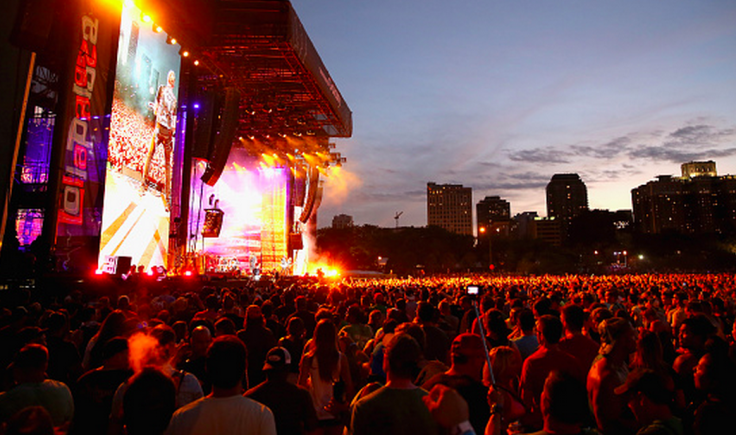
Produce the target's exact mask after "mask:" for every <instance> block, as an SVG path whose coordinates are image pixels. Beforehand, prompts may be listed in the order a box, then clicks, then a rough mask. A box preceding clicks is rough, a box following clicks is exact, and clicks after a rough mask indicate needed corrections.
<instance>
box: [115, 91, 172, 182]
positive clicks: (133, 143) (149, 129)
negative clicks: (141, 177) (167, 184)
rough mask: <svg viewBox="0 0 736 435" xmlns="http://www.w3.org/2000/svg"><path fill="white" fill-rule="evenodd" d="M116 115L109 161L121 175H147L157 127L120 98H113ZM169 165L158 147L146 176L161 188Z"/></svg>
mask: <svg viewBox="0 0 736 435" xmlns="http://www.w3.org/2000/svg"><path fill="white" fill-rule="evenodd" d="M112 113H113V115H112V119H111V124H112V126H113V128H112V129H111V131H110V145H109V147H108V162H109V163H110V165H111V166H112V168H113V169H115V171H117V172H120V173H122V172H123V168H128V169H131V170H134V171H136V172H139V173H141V174H143V172H144V167H145V164H146V159H147V155H148V152H149V147H150V144H151V137H153V134H154V126H153V125H151V124H150V122H147V121H146V119H145V118H144V117H143V116H142V115H141V114H139V113H138V112H137V111H136V110H135V109H133V108H132V107H130V106H128V105H127V104H125V102H124V101H123V100H122V99H120V98H118V97H117V96H116V98H114V99H113V111H112ZM165 163H166V158H165V154H164V151H163V150H162V149H160V148H157V149H156V150H155V154H154V155H153V164H152V165H150V169H149V174H146V175H147V176H148V177H150V178H151V179H152V180H155V181H156V183H157V184H160V185H163V184H164V181H165V179H166V178H165V175H166V174H165V168H166V164H165ZM169 166H170V164H169Z"/></svg>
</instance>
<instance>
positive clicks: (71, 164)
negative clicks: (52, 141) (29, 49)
mask: <svg viewBox="0 0 736 435" xmlns="http://www.w3.org/2000/svg"><path fill="white" fill-rule="evenodd" d="M99 23H100V22H99V20H98V19H96V18H93V17H90V16H88V15H84V16H83V17H82V41H81V44H80V45H79V51H78V53H77V61H76V64H75V68H74V85H73V86H72V93H73V96H74V117H73V118H72V120H71V122H70V125H69V129H68V131H67V135H66V148H65V150H66V151H65V158H64V175H63V177H62V189H63V194H62V204H61V208H60V209H59V220H58V222H59V223H64V224H71V225H82V224H83V223H84V219H83V217H84V189H85V183H86V182H87V180H89V176H88V174H89V172H88V167H87V162H88V160H89V156H90V154H92V153H93V152H94V150H93V146H94V143H93V142H92V141H91V140H90V139H89V136H90V135H89V132H90V121H91V120H92V113H91V103H92V97H93V95H94V89H95V80H96V78H97V36H98V32H99Z"/></svg>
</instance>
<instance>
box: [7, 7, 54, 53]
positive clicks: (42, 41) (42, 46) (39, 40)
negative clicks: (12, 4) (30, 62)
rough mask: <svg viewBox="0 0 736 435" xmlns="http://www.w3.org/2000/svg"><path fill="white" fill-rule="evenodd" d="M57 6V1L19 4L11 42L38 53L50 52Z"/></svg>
mask: <svg viewBox="0 0 736 435" xmlns="http://www.w3.org/2000/svg"><path fill="white" fill-rule="evenodd" d="M57 6H58V5H57V4H56V1H55V0H22V1H21V2H20V3H19V4H18V14H17V15H16V17H15V25H14V26H13V31H12V33H11V34H10V42H11V43H12V44H13V45H15V46H17V47H20V48H24V49H26V50H30V51H35V52H36V53H41V52H46V51H48V50H47V49H48V46H49V42H50V41H49V38H50V36H51V29H52V27H53V24H54V14H55V12H56V11H57Z"/></svg>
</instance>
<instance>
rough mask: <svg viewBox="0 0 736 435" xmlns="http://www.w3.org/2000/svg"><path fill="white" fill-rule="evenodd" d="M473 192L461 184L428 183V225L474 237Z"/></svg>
mask: <svg viewBox="0 0 736 435" xmlns="http://www.w3.org/2000/svg"><path fill="white" fill-rule="evenodd" d="M472 204H473V190H472V189H471V188H470V187H463V186H462V185H461V184H435V183H427V225H428V226H438V227H440V228H444V229H446V230H447V231H451V232H453V233H457V234H464V235H470V236H472V235H473V205H472Z"/></svg>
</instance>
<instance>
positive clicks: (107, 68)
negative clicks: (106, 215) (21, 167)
mask: <svg viewBox="0 0 736 435" xmlns="http://www.w3.org/2000/svg"><path fill="white" fill-rule="evenodd" d="M80 3H81V4H80V5H79V9H78V11H79V13H78V14H77V15H76V17H75V18H74V19H73V20H71V22H70V26H71V28H70V29H69V35H70V36H71V37H72V38H73V40H74V41H73V42H72V44H73V48H72V50H71V51H70V53H69V56H71V57H72V58H73V66H72V65H70V66H69V69H70V71H67V73H66V77H68V80H67V83H64V84H62V86H64V87H65V89H64V91H65V92H64V94H65V95H66V96H67V98H66V100H65V102H64V103H63V104H64V110H63V111H62V113H63V114H64V115H63V119H62V122H61V124H60V128H62V132H63V140H62V143H60V144H59V143H57V144H55V146H59V147H61V148H62V156H61V161H60V163H61V174H60V183H59V190H58V193H57V200H56V213H57V216H56V233H55V249H56V257H57V259H58V266H57V267H58V268H59V270H60V271H73V270H81V269H85V268H87V267H89V262H90V261H91V260H94V258H93V255H94V254H93V253H94V252H95V251H96V243H97V241H98V240H99V239H98V237H99V234H100V225H101V219H102V194H103V188H102V187H103V184H102V183H103V182H104V179H105V162H106V160H107V142H108V137H109V125H110V115H109V107H110V95H109V94H110V86H109V84H110V82H109V80H110V75H111V71H112V68H113V64H112V62H111V55H112V52H114V51H115V45H114V44H115V43H116V40H115V38H114V33H117V28H118V27H117V23H118V19H119V8H117V9H116V8H114V7H111V6H109V5H106V4H104V3H103V4H100V3H101V2H95V1H89V2H85V1H82V2H80ZM90 257H92V258H90Z"/></svg>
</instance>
